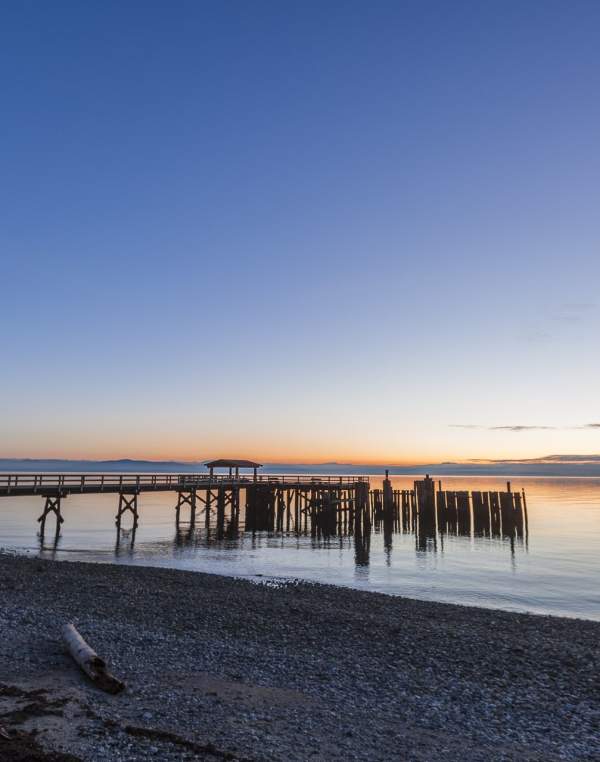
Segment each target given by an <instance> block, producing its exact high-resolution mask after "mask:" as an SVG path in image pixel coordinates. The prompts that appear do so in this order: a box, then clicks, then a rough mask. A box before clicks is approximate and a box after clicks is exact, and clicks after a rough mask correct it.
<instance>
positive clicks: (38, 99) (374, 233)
mask: <svg viewBox="0 0 600 762" xmlns="http://www.w3.org/2000/svg"><path fill="white" fill-rule="evenodd" d="M599 34H600V5H599V4H598V3H596V2H569V3H567V2H531V3H518V2H506V3H475V2H473V3H467V2H456V3H445V2H444V3H442V2H431V3H427V2H426V3H399V2H394V3H385V2H375V3H363V2H361V3H353V2H344V3H334V2H327V3H311V2H307V3H302V4H296V5H292V4H286V3H268V2H256V3H241V2H225V3H208V2H206V3H198V2H172V3H166V2H144V3H142V2H135V3H134V2H105V3H97V4H92V3H85V4H84V3H77V2H60V1H58V2H55V3H52V4H50V3H43V2H9V3H5V4H4V5H3V6H2V9H1V10H0V80H1V92H2V114H3V116H2V141H1V143H0V169H1V172H2V179H3V181H2V183H1V184H0V203H1V206H0V208H1V209H2V225H1V226H0V251H1V256H2V273H3V278H2V282H3V286H4V287H3V296H2V299H1V300H0V314H1V317H2V326H3V329H4V341H3V355H4V363H3V370H2V374H1V377H0V392H1V395H0V400H1V403H0V404H1V406H2V409H1V410H0V415H1V423H0V426H1V429H0V455H4V456H6V457H10V456H40V457H53V456H55V457H63V456H64V457H69V456H70V457H95V456H97V457H123V456H130V457H189V458H198V457H209V456H213V455H214V456H218V455H240V456H246V457H259V458H265V459H269V460H277V459H281V460H290V459H297V460H313V459H326V460H329V459H336V460H344V459H353V460H361V461H362V462H367V461H377V460H385V461H388V462H391V461H394V462H407V461H409V462H414V461H415V460H423V461H428V460H432V459H445V458H453V459H454V458H458V459H460V458H471V457H473V458H475V457H483V458H486V457H490V458H503V457H535V456H538V455H544V454H548V453H551V452H560V453H589V452H598V451H600V447H599V445H600V442H599V439H600V430H599V429H597V428H593V427H589V426H587V424H589V423H594V422H598V421H600V409H599V408H600V406H599V404H598V401H597V400H598V395H597V389H598V377H599V374H600V360H599V359H598V352H597V342H598V339H597V337H598V335H599V328H600V317H599V315H600V313H599V309H600V306H599V300H598V296H597V291H598V282H599V276H600V258H599V257H598V246H599V241H600V215H599V214H598V198H599V197H600V154H599V152H598V150H597V142H598V135H599V134H600V105H599V101H598V97H597V93H598V92H599V91H600V54H599V53H598V50H597V48H598V45H597V41H598V38H599ZM500 426H513V427H514V426H517V427H522V428H519V429H518V430H509V429H500V428H494V427H500ZM466 427H469V428H466ZM524 427H527V428H524ZM537 427H551V428H537Z"/></svg>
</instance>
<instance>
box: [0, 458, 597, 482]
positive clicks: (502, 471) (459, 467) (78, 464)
mask: <svg viewBox="0 0 600 762" xmlns="http://www.w3.org/2000/svg"><path fill="white" fill-rule="evenodd" d="M549 457H560V456H549ZM565 457H566V456H565ZM574 457H575V456H574ZM581 457H583V456H581ZM590 457H592V456H590ZM596 457H598V456H596ZM540 460H542V459H540ZM386 470H389V473H390V476H424V475H425V474H430V475H432V476H436V477H438V476H469V477H471V476H481V477H490V478H494V477H499V478H504V477H514V478H519V477H569V476H571V477H589V478H595V477H598V478H600V462H589V461H588V462H564V463H561V462H544V463H535V462H533V463H527V462H513V461H510V462H502V463H481V464H473V463H429V464H425V465H411V466H394V465H386V464H380V465H379V464H378V465H364V464H354V463H352V464H339V463H314V464H298V463H266V464H265V465H264V466H263V468H261V470H260V472H261V473H264V474H273V475H276V474H328V475H331V476H349V475H352V476H354V475H361V476H383V474H384V473H385V471H386ZM103 471H104V472H106V473H108V472H123V473H125V472H127V473H136V472H137V473H150V472H153V473H207V470H206V468H205V466H204V464H203V462H196V463H187V462H183V461H151V460H130V459H121V460H55V459H41V458H40V459H35V458H0V472H4V473H46V472H48V473H50V472H53V473H57V472H64V473H100V472H103Z"/></svg>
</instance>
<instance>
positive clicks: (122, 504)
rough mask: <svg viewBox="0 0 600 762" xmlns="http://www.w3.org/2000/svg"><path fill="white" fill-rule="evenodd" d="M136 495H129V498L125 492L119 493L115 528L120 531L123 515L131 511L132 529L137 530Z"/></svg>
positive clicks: (134, 493)
mask: <svg viewBox="0 0 600 762" xmlns="http://www.w3.org/2000/svg"><path fill="white" fill-rule="evenodd" d="M137 499H138V493H137V492H133V493H131V497H128V496H127V494H126V493H125V492H119V509H118V511H117V517H116V520H115V524H116V525H117V528H118V529H119V530H120V529H121V519H122V518H123V514H124V513H126V512H127V511H131V513H132V515H133V528H134V529H137V525H138V505H137Z"/></svg>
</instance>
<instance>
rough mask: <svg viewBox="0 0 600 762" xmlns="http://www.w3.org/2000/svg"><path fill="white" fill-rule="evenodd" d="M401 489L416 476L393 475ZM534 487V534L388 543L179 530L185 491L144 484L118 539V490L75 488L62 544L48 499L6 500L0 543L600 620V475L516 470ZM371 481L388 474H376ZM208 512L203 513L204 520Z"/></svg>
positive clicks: (455, 484) (530, 498)
mask: <svg viewBox="0 0 600 762" xmlns="http://www.w3.org/2000/svg"><path fill="white" fill-rule="evenodd" d="M392 482H393V487H394V489H403V488H408V487H411V486H412V482H413V478H412V477H405V476H402V477H393V478H392ZM443 483H444V488H445V489H457V490H458V489H481V490H487V489H503V488H504V486H505V484H506V482H505V480H500V479H497V478H484V477H444V478H443ZM512 485H513V489H521V488H524V489H525V491H526V494H527V506H528V517H529V532H528V536H527V538H526V539H523V540H513V541H510V540H508V539H500V538H495V539H492V538H490V537H470V536H469V537H458V536H448V535H443V536H442V535H438V536H436V537H434V538H430V539H429V540H428V542H427V544H426V547H425V549H423V548H419V547H418V546H417V543H416V541H415V536H414V535H413V534H393V535H392V537H391V542H390V538H389V537H388V538H387V542H385V541H384V537H383V534H382V533H381V532H373V534H372V535H371V539H370V544H369V546H368V548H364V547H363V548H359V549H357V548H356V547H355V543H354V539H353V538H352V537H344V538H335V539H331V540H327V541H325V540H315V539H312V538H311V537H310V536H309V537H305V536H301V537H297V536H296V535H295V534H290V535H283V536H282V535H275V534H273V535H270V534H267V533H257V534H255V535H252V534H250V533H246V532H243V531H241V532H240V533H239V534H238V536H237V537H235V538H230V539H224V540H217V539H216V538H215V537H214V531H213V532H211V531H210V530H209V531H208V532H207V531H206V530H205V529H204V528H203V527H202V528H200V529H197V530H196V531H195V532H194V534H193V535H189V534H186V533H180V534H179V535H177V534H176V531H175V517H174V514H175V511H174V504H175V495H174V493H160V492H158V493H144V494H142V495H141V498H140V526H139V528H138V530H137V534H136V538H135V539H136V542H135V546H134V547H133V548H130V547H129V538H127V537H123V538H121V542H120V544H119V546H117V544H116V529H115V525H114V517H115V513H116V508H117V501H118V496H116V495H87V496H82V495H71V496H70V497H68V498H67V499H66V500H65V502H64V504H63V515H64V517H65V523H64V524H63V531H62V534H61V537H60V539H59V542H58V545H57V546H56V547H53V545H52V539H53V528H54V524H53V522H52V521H50V524H49V528H48V529H47V535H46V545H45V546H44V547H43V548H42V547H41V546H40V539H39V537H38V536H37V531H38V524H37V521H36V519H37V517H38V516H39V514H40V513H41V509H42V499H41V498H40V497H19V498H10V497H9V498H0V547H3V548H5V549H11V550H17V551H19V552H25V553H29V554H39V555H41V556H42V557H45V558H58V559H65V560H85V561H97V562H103V563H120V564H141V565H148V566H168V567H173V568H179V569H188V570H192V571H202V572H213V573H217V574H228V575H235V576H241V577H247V578H252V579H257V580H259V579H264V578H302V579H307V580H314V581H318V582H327V583H332V584H336V585H346V586H349V587H355V588H359V589H361V590H374V591H379V592H383V593H389V594H393V595H405V596H409V597H412V598H423V599H427V600H434V601H448V602H453V603H462V604H467V605H476V606H487V607H493V608H501V609H507V610H510V611H531V612H536V613H540V614H558V615H562V616H573V617H583V618H586V619H596V620H600V479H597V478H589V479H586V478H563V477H560V478H558V477H557V478H513V479H512ZM371 486H372V487H380V486H381V481H380V480H377V479H373V478H372V479H371ZM202 523H203V522H202V521H200V522H199V524H200V525H202Z"/></svg>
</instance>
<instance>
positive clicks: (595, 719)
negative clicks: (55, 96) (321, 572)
mask: <svg viewBox="0 0 600 762" xmlns="http://www.w3.org/2000/svg"><path fill="white" fill-rule="evenodd" d="M0 601H1V605H0V760H25V759H31V760H38V759H39V760H46V762H48V760H50V761H54V762H67V761H68V760H73V759H74V758H75V759H80V760H86V761H87V760H89V761H90V762H92V761H93V762H96V761H98V762H101V761H102V760H147V759H153V760H166V761H167V762H168V761H169V760H184V759H189V760H205V759H206V760H232V761H233V760H257V761H258V760H367V761H368V760H392V759H397V760H417V761H418V760H431V759H440V760H450V759H452V760H454V759H456V758H462V759H468V760H482V762H483V760H486V761H487V760H519V761H521V760H540V762H541V761H542V760H543V761H544V762H548V761H551V760H599V759H600V687H599V685H600V684H599V682H598V668H599V666H600V665H599V661H600V657H599V645H598V644H599V643H600V623H595V622H589V621H582V620H575V619H560V618H554V617H541V616H531V615H525V614H512V613H507V612H501V611H493V610H484V609H477V608H467V607H461V606H452V605H447V604H438V603H428V602H423V601H414V600H408V599H404V598H398V597H389V596H385V595H379V594H375V593H363V592H358V591H354V590H349V589H343V588H336V587H329V586H323V585H312V584H303V583H287V584H283V585H269V584H261V585H257V584H253V583H251V582H247V581H242V580H236V579H232V578H226V577H219V576H213V575H205V574H199V573H191V572H183V571H174V570H167V569H150V568H142V567H131V566H116V565H100V564H80V563H67V562H61V563H58V562H50V561H40V560H37V559H32V558H25V557H16V556H10V555H0ZM70 621H72V622H74V624H75V625H76V627H77V628H78V630H79V632H80V633H81V634H82V635H83V637H84V638H86V639H87V641H88V642H89V644H90V645H91V646H92V647H93V648H94V649H95V650H96V651H97V652H98V654H99V655H100V656H102V657H103V658H104V659H105V660H106V661H107V663H108V666H109V669H110V670H111V672H113V673H114V674H115V675H116V676H117V677H119V678H120V679H122V680H124V681H125V683H126V685H127V688H126V690H125V691H124V692H123V693H121V694H119V695H118V696H111V695H108V694H106V693H103V692H102V691H100V690H98V689H97V688H96V687H95V685H93V684H92V683H91V682H90V681H88V679H87V678H86V677H85V676H84V675H83V674H82V673H81V672H80V671H79V669H78V667H77V666H76V665H75V663H74V662H73V661H72V660H71V658H70V657H69V655H68V654H67V652H66V650H65V647H64V645H63V643H62V641H61V635H60V631H61V627H62V625H63V624H64V623H65V622H70ZM27 753H29V754H30V756H29V757H27V756H25V755H26V754H27ZM11 754H12V756H11ZM19 754H21V756H18V755H19ZM36 755H37V756H36ZM52 755H54V756H52Z"/></svg>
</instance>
